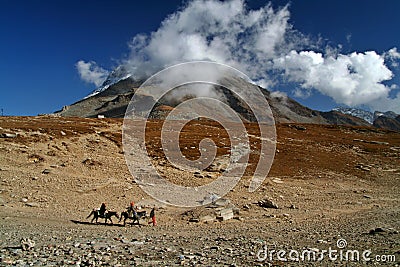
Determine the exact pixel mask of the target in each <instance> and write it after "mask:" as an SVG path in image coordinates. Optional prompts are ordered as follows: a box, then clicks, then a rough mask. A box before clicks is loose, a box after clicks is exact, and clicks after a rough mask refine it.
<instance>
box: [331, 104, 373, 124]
mask: <svg viewBox="0 0 400 267" xmlns="http://www.w3.org/2000/svg"><path fill="white" fill-rule="evenodd" d="M333 110H334V111H338V112H340V113H343V114H348V115H351V116H354V117H357V118H360V119H363V120H365V121H367V122H368V123H370V124H373V123H374V114H373V113H372V112H369V111H366V110H363V109H358V108H344V107H339V108H334V109H333Z"/></svg>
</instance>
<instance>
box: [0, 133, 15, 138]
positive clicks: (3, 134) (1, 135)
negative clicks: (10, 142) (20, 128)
mask: <svg viewBox="0 0 400 267" xmlns="http://www.w3.org/2000/svg"><path fill="white" fill-rule="evenodd" d="M0 137H1V138H16V137H17V134H16V133H0Z"/></svg>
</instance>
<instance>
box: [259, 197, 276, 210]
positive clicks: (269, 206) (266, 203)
mask: <svg viewBox="0 0 400 267" xmlns="http://www.w3.org/2000/svg"><path fill="white" fill-rule="evenodd" d="M257 205H258V206H260V207H262V208H267V209H279V207H278V205H277V204H275V203H274V202H273V201H272V200H269V199H263V200H260V201H258V202H257Z"/></svg>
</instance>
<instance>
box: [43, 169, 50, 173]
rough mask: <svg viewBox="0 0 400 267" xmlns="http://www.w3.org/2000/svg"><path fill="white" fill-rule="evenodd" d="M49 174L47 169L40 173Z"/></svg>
mask: <svg viewBox="0 0 400 267" xmlns="http://www.w3.org/2000/svg"><path fill="white" fill-rule="evenodd" d="M49 173H50V170H49V169H44V170H43V171H42V174H49Z"/></svg>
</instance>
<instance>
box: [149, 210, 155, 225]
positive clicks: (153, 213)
mask: <svg viewBox="0 0 400 267" xmlns="http://www.w3.org/2000/svg"><path fill="white" fill-rule="evenodd" d="M150 218H151V221H150V222H149V224H151V223H152V224H153V226H156V224H157V223H156V213H155V208H153V209H152V210H151V211H150Z"/></svg>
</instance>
